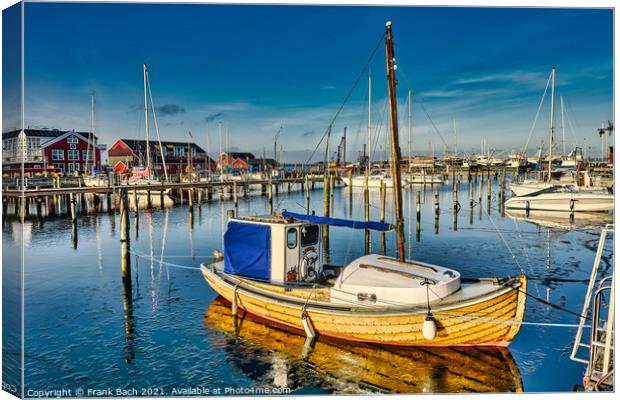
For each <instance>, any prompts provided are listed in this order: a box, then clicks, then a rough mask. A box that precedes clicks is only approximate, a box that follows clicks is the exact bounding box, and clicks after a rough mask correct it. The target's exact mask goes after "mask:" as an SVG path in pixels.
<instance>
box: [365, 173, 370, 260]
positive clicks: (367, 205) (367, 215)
mask: <svg viewBox="0 0 620 400" xmlns="http://www.w3.org/2000/svg"><path fill="white" fill-rule="evenodd" d="M364 219H365V220H366V222H368V221H370V193H369V190H368V174H366V177H365V179H364ZM364 252H365V254H369V253H370V229H365V230H364Z"/></svg>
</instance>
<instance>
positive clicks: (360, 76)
mask: <svg viewBox="0 0 620 400" xmlns="http://www.w3.org/2000/svg"><path fill="white" fill-rule="evenodd" d="M384 37H385V33H383V34H382V35H381V38H380V39H379V41H378V42H377V44H376V45H375V48H374V49H373V50H372V52H371V53H370V57H368V60H367V61H366V64H365V65H364V67H363V68H362V70H361V71H360V72H359V74H358V76H357V78H356V79H355V82H353V86H352V87H351V89H349V93H347V95H346V97H345V98H344V101H343V102H342V104H341V105H340V107H339V108H338V111H336V114H335V115H334V117H333V118H332V120H331V122H330V123H329V125H328V127H327V129H326V130H325V133H323V136H322V137H321V140H319V143H317V145H316V147H315V148H314V150H313V151H312V153H311V154H310V157H308V159H307V160H306V162H305V164H309V163H310V160H312V157H314V154H315V153H316V151H317V150H318V149H319V146H321V143H323V139H325V137H326V136H327V134H328V132H329V130H330V129H331V127H332V125H334V122H335V121H336V119H337V118H338V116H339V115H340V112H341V111H342V109H343V108H344V106H345V105H346V104H347V102H348V101H349V98H350V97H351V95H352V94H353V91H354V90H355V88H356V87H357V84H358V83H359V81H360V79H362V76H363V75H364V72H366V70H367V69H368V67H369V65H370V63H371V62H372V60H373V58H374V57H375V54H376V53H377V50H378V49H379V46H380V45H381V43H383V38H384Z"/></svg>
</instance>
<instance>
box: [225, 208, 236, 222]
mask: <svg viewBox="0 0 620 400" xmlns="http://www.w3.org/2000/svg"><path fill="white" fill-rule="evenodd" d="M233 218H235V210H226V220H228V221H230V220H231V219H233Z"/></svg>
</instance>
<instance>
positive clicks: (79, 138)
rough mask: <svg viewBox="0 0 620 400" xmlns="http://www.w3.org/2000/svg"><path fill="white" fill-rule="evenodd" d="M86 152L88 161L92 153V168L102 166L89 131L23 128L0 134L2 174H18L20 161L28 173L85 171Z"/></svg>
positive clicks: (99, 155)
mask: <svg viewBox="0 0 620 400" xmlns="http://www.w3.org/2000/svg"><path fill="white" fill-rule="evenodd" d="M89 138H90V140H89ZM87 149H88V150H89V151H88V154H87ZM87 156H89V158H88V164H89V165H92V163H93V157H94V161H95V162H94V164H95V167H94V169H99V168H101V151H100V150H99V149H98V148H97V137H96V136H94V135H93V134H90V133H88V132H76V131H61V130H58V129H24V130H16V131H11V132H5V133H3V134H2V164H3V165H2V173H3V175H16V174H20V173H21V166H22V163H23V165H24V172H25V173H26V174H27V175H35V174H42V173H47V172H61V173H65V172H76V171H77V172H84V170H85V166H86V161H87ZM89 169H91V168H90V167H89Z"/></svg>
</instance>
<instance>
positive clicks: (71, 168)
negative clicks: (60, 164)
mask: <svg viewBox="0 0 620 400" xmlns="http://www.w3.org/2000/svg"><path fill="white" fill-rule="evenodd" d="M68 167H69V172H75V164H69V165H68Z"/></svg>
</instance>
